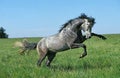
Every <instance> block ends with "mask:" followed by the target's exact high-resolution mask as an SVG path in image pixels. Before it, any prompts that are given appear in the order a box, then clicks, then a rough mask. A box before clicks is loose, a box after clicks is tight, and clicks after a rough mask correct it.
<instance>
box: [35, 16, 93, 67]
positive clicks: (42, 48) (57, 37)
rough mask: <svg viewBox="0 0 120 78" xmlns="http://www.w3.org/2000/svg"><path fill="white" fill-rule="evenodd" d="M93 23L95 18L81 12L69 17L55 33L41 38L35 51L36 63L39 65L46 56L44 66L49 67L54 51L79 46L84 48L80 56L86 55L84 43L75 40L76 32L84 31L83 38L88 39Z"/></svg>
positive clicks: (54, 54)
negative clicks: (75, 16)
mask: <svg viewBox="0 0 120 78" xmlns="http://www.w3.org/2000/svg"><path fill="white" fill-rule="evenodd" d="M94 23H95V19H94V18H93V17H88V16H87V15H85V14H81V15H80V16H79V17H77V18H74V19H71V20H69V21H68V22H67V23H65V24H63V25H62V27H61V29H60V30H59V32H58V33H57V34H54V35H52V36H49V37H44V38H42V39H41V40H40V41H39V42H38V44H37V52H38V55H39V59H38V62H37V65H38V66H41V63H42V61H43V60H44V59H45V58H46V56H47V58H48V59H47V62H46V66H48V67H49V66H50V64H51V62H52V60H53V59H54V57H55V56H56V53H58V52H61V51H65V50H68V49H74V48H79V47H82V48H83V49H84V52H83V53H82V55H81V56H80V58H83V57H85V56H86V55H87V50H86V45H85V44H83V43H77V42H76V39H77V37H78V35H77V33H78V31H80V30H82V31H83V32H85V38H86V39H89V38H90V37H91V30H92V27H93V25H94ZM80 36H82V35H80Z"/></svg>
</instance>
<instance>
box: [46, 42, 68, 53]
mask: <svg viewBox="0 0 120 78" xmlns="http://www.w3.org/2000/svg"><path fill="white" fill-rule="evenodd" d="M47 47H48V49H49V50H50V51H54V52H58V51H63V50H67V49H69V47H68V45H67V44H66V43H63V42H58V41H53V42H49V44H48V45H47Z"/></svg>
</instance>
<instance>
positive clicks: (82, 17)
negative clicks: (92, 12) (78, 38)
mask: <svg viewBox="0 0 120 78" xmlns="http://www.w3.org/2000/svg"><path fill="white" fill-rule="evenodd" d="M75 19H88V21H89V22H91V23H92V24H94V23H95V19H94V18H93V17H88V16H87V15H86V14H85V13H82V14H81V15H80V16H79V17H77V18H74V19H70V20H69V21H68V22H66V23H65V24H63V25H62V27H61V28H60V30H59V32H61V31H62V30H63V29H64V28H66V27H67V25H68V24H71V22H72V21H73V20H75Z"/></svg>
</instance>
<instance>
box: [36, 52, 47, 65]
mask: <svg viewBox="0 0 120 78" xmlns="http://www.w3.org/2000/svg"><path fill="white" fill-rule="evenodd" d="M45 57H46V53H44V52H41V54H40V58H39V60H38V62H37V66H41V63H42V61H43V60H44V59H45Z"/></svg>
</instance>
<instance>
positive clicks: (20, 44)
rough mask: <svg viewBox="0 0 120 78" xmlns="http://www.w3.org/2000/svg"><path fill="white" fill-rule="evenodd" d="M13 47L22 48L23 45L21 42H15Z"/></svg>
mask: <svg viewBox="0 0 120 78" xmlns="http://www.w3.org/2000/svg"><path fill="white" fill-rule="evenodd" d="M14 47H21V48H22V47H24V45H23V43H22V42H19V41H16V42H15V43H14Z"/></svg>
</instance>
